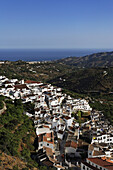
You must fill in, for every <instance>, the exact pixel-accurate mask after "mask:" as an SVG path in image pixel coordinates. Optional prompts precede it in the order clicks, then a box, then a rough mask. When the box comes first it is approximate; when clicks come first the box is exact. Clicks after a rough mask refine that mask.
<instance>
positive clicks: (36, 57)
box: [0, 49, 113, 61]
mask: <svg viewBox="0 0 113 170" xmlns="http://www.w3.org/2000/svg"><path fill="white" fill-rule="evenodd" d="M109 51H113V49H0V61H4V60H8V61H17V60H23V61H51V60H57V59H61V58H66V57H70V56H72V57H80V56H85V55H89V54H92V53H97V52H109Z"/></svg>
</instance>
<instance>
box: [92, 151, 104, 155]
mask: <svg viewBox="0 0 113 170" xmlns="http://www.w3.org/2000/svg"><path fill="white" fill-rule="evenodd" d="M101 155H105V152H103V151H102V150H100V151H96V150H94V152H93V156H101Z"/></svg>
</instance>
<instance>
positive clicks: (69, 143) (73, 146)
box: [65, 141, 77, 149]
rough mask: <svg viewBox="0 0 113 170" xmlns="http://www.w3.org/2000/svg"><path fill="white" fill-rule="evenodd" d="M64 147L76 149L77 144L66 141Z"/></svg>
mask: <svg viewBox="0 0 113 170" xmlns="http://www.w3.org/2000/svg"><path fill="white" fill-rule="evenodd" d="M65 147H72V148H75V149H76V148H77V143H76V142H74V141H67V142H66V144H65Z"/></svg>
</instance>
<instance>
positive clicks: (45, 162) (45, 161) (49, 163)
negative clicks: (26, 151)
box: [42, 160, 53, 167]
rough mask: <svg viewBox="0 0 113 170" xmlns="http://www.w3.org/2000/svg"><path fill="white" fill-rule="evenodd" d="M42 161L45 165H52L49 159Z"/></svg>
mask: <svg viewBox="0 0 113 170" xmlns="http://www.w3.org/2000/svg"><path fill="white" fill-rule="evenodd" d="M42 163H43V164H44V165H46V166H49V167H52V166H53V163H52V162H51V161H49V160H44V161H42Z"/></svg>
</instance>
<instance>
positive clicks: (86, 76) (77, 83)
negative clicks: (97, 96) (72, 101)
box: [49, 68, 113, 93]
mask: <svg viewBox="0 0 113 170" xmlns="http://www.w3.org/2000/svg"><path fill="white" fill-rule="evenodd" d="M49 83H52V84H53V85H57V86H60V87H62V88H65V89H68V90H71V91H74V92H78V93H89V92H110V91H113V68H83V69H76V70H75V71H73V72H71V73H68V74H64V75H63V76H59V77H57V78H54V79H51V80H49Z"/></svg>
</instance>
